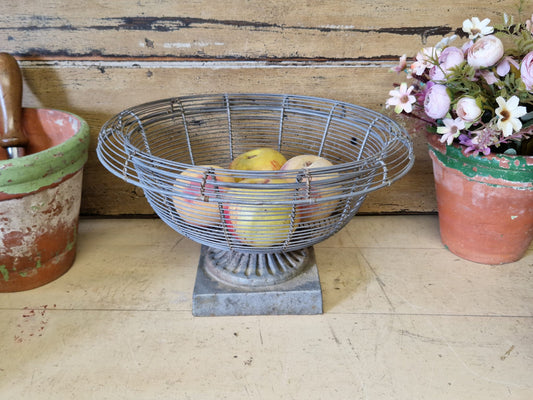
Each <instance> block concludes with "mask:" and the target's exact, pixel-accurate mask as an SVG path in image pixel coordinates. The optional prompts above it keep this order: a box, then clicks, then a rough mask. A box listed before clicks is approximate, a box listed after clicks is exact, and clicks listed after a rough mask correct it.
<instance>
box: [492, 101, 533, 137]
mask: <svg viewBox="0 0 533 400" xmlns="http://www.w3.org/2000/svg"><path fill="white" fill-rule="evenodd" d="M519 101H520V100H519V99H518V97H516V96H512V97H511V98H510V99H509V100H507V101H505V99H504V98H503V97H502V96H499V97H498V98H497V99H496V102H497V103H498V105H499V106H500V107H498V108H497V109H496V115H497V116H498V122H497V124H496V125H497V127H498V129H501V131H502V133H503V136H504V137H508V136H511V135H512V134H513V131H516V132H518V131H519V130H520V129H522V122H521V121H520V120H519V119H518V118H520V117H521V116H523V115H525V114H526V113H527V109H526V107H523V106H519V105H518V104H519Z"/></svg>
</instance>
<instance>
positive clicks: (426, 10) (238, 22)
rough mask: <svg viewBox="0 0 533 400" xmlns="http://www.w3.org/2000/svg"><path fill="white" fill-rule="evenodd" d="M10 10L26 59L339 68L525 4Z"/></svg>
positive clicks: (280, 1) (176, 4) (6, 36)
mask: <svg viewBox="0 0 533 400" xmlns="http://www.w3.org/2000/svg"><path fill="white" fill-rule="evenodd" d="M2 3H3V4H2V13H1V15H0V43H2V47H3V50H4V51H8V52H10V53H12V54H13V55H17V56H21V57H29V58H43V57H45V58H52V59H53V58H58V57H83V58H92V57H114V58H117V57H136V58H146V57H167V58H195V59H198V58H206V59H210V58H232V59H273V60H278V59H286V58H298V59H335V60H338V59H362V58H363V59H368V58H377V59H379V58H383V57H391V56H398V55H401V54H403V53H404V52H409V53H413V52H414V51H416V50H418V49H419V48H420V46H421V44H423V43H424V42H426V40H428V41H430V42H437V41H438V40H440V38H442V36H443V35H446V34H448V33H450V32H451V31H454V30H455V29H456V28H457V27H459V26H461V23H462V21H463V19H464V18H465V16H470V15H480V16H481V15H483V16H486V17H489V18H493V19H494V20H498V21H499V20H500V19H501V16H500V15H499V14H500V12H501V11H503V10H509V11H510V12H512V11H513V10H514V9H515V4H516V0H499V1H497V2H496V3H497V4H494V5H492V6H490V7H487V3H486V2H459V3H457V2H455V1H450V0H448V1H436V0H431V1H427V0H425V1H424V0H412V1H408V2H400V1H393V0H376V1H368V0H362V1H360V0H352V1H339V0H336V1H316V2H303V1H300V0H276V1H264V0H253V1H245V0H231V1H216V0H211V1H142V2H131V1H126V0H118V1H115V0H106V1H95V2H86V1H80V0H75V1H46V2H34V1H21V0H4V1H3V2H2ZM472 3H474V4H472ZM476 3H477V4H476Z"/></svg>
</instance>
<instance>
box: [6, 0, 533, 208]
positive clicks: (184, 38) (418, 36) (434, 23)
mask: <svg viewBox="0 0 533 400" xmlns="http://www.w3.org/2000/svg"><path fill="white" fill-rule="evenodd" d="M515 4H516V0H499V1H497V2H494V3H491V4H487V3H486V2H476V4H471V3H467V2H463V3H456V2H454V1H436V0H426V1H421V0H413V1H410V2H408V3H406V2H397V1H392V0H376V1H367V0H362V1H356V0H352V1H340V0H330V1H317V2H302V1H297V0H283V1H282V0H270V1H265V0H249V1H246V0H229V1H224V2H219V1H215V0H210V1H207V0H206V1H187V2H182V1H180V2H178V1H165V0H158V1H156V0H152V1H139V2H130V1H125V0H117V1H114V0H100V1H96V2H86V1H80V0H73V1H64V0H54V1H47V2H33V1H21V0H4V1H3V2H2V13H1V15H0V43H2V51H6V52H9V53H11V54H13V55H15V56H16V57H17V58H18V59H19V61H20V62H21V66H22V72H23V77H24V95H23V103H24V105H25V106H27V107H49V108H58V109H63V110H67V111H70V112H73V113H76V114H78V115H80V116H81V117H83V118H85V119H86V120H87V122H88V123H89V125H90V127H91V137H92V144H91V149H90V157H89V162H88V164H87V166H86V169H85V176H84V179H85V180H84V191H83V201H82V214H91V215H130V214H151V213H152V210H151V209H150V207H149V206H148V204H147V203H146V201H145V199H144V197H143V194H142V191H141V190H139V189H136V188H135V187H134V186H132V185H129V184H126V183H124V182H123V181H121V180H120V179H119V178H116V177H114V176H112V175H111V174H110V173H109V172H108V171H107V170H105V169H104V168H103V167H102V166H101V165H100V163H99V161H98V160H97V157H96V154H95V147H96V142H97V137H98V133H99V130H100V127H101V126H102V125H103V123H104V122H105V121H106V120H107V119H109V118H110V117H111V116H113V115H115V114H116V113H118V112H120V111H122V110H123V109H124V108H126V107H129V106H132V105H137V104H140V103H143V102H146V101H150V100H156V99H161V98H166V97H172V96H180V95H187V94H201V93H221V92H227V93H231V92H250V93H251V92H263V93H291V94H301V95H309V96H319V97H326V98H332V99H336V100H341V101H346V102H351V103H355V104H359V105H362V106H365V107H368V108H371V109H374V110H377V111H385V110H384V108H383V104H384V102H385V100H386V98H387V95H388V91H389V90H390V88H391V86H392V84H393V82H395V81H398V79H399V77H398V76H396V74H394V73H391V72H390V71H389V70H390V68H391V67H392V66H393V65H394V63H395V62H396V61H395V60H396V59H397V58H398V57H399V56H400V55H401V54H404V53H407V54H408V55H410V56H411V55H414V54H415V53H416V51H417V50H419V49H420V48H421V47H423V46H426V45H432V44H434V43H436V42H437V41H439V40H440V39H442V37H444V36H446V35H448V34H449V33H451V32H454V31H456V29H457V28H458V27H460V26H461V24H462V21H463V19H464V18H466V17H471V16H479V17H483V18H484V17H489V18H491V19H492V20H493V21H495V22H498V21H499V20H500V19H501V13H502V11H506V12H509V13H515V10H516V7H515ZM532 12H533V4H531V2H527V3H526V6H525V9H524V14H523V16H524V18H525V16H527V15H531V13H532ZM412 133H413V138H414V142H415V148H416V157H417V160H416V163H415V166H414V167H413V169H412V170H411V172H410V173H409V174H408V175H407V176H406V177H405V178H403V179H402V180H400V181H399V182H397V183H395V184H394V185H393V186H392V187H390V188H387V189H382V190H379V191H377V192H375V193H373V194H371V195H370V196H369V197H368V198H367V200H366V201H365V203H364V204H363V207H362V208H361V212H365V213H398V212H433V211H435V209H436V204H435V200H434V192H433V178H432V175H431V174H432V172H431V165H430V163H429V159H428V157H427V149H426V145H425V140H424V138H423V137H422V136H421V135H420V134H419V133H417V132H412Z"/></svg>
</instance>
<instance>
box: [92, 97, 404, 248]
mask: <svg viewBox="0 0 533 400" xmlns="http://www.w3.org/2000/svg"><path fill="white" fill-rule="evenodd" d="M257 148H273V149H275V150H277V151H279V152H280V153H281V154H283V155H284V156H285V157H286V158H287V159H290V158H292V157H293V156H296V155H302V154H312V155H318V156H321V157H324V158H326V159H327V160H329V161H330V162H331V163H333V166H330V167H321V168H300V169H292V170H276V171H244V170H236V169H230V168H229V166H230V163H231V161H232V160H233V159H234V158H235V157H237V156H238V155H240V154H242V153H244V152H246V151H249V150H251V149H257ZM97 154H98V158H99V159H100V161H101V162H102V164H103V165H104V166H105V167H106V168H107V169H108V170H109V171H111V172H112V173H113V174H115V175H116V176H118V177H120V178H122V179H124V180H125V181H127V182H129V183H132V184H134V185H136V186H139V187H141V188H142V189H143V190H144V193H145V195H146V198H147V200H148V202H149V203H150V205H151V207H152V208H153V209H154V211H155V212H156V213H157V215H158V216H159V217H160V218H161V219H162V220H163V221H165V223H167V224H168V225H169V226H170V227H172V228H173V229H175V230H176V231H177V232H179V233H180V234H182V235H184V236H186V237H187V238H190V239H192V240H194V241H196V242H199V243H201V244H204V245H206V246H209V247H212V248H216V249H221V250H232V251H235V252H239V253H261V254H263V253H281V252H283V253H286V252H292V251H296V250H301V249H305V248H307V247H310V246H312V245H314V244H316V243H318V242H320V241H323V240H325V239H326V238H328V237H330V236H332V235H333V234H335V233H336V232H338V231H339V230H340V229H341V228H342V227H344V226H345V225H346V223H348V221H350V219H351V218H352V217H353V216H354V215H355V214H356V212H357V211H358V209H359V207H360V206H361V204H362V202H363V201H364V199H365V197H366V195H367V194H368V193H369V192H371V191H374V190H377V189H380V188H383V187H386V186H389V185H390V184H391V183H392V182H394V181H395V180H397V179H399V178H400V177H402V176H403V175H405V174H406V173H407V172H408V171H409V169H410V168H411V167H412V165H413V162H414V156H413V146H412V143H411V140H410V138H409V136H408V135H407V133H406V132H405V130H404V129H403V128H401V127H400V126H399V125H398V124H397V123H395V122H394V121H392V120H391V119H389V118H387V117H386V116H384V115H382V114H380V113H377V112H374V111H372V110H369V109H366V108H363V107H360V106H356V105H353V104H348V103H344V102H339V101H333V100H328V99H322V98H314V97H303V96H296V95H277V94H214V95H197V96H184V97H177V98H170V99H164V100H158V101H154V102H150V103H146V104H141V105H138V106H135V107H131V108H128V109H126V110H124V111H122V112H121V113H119V114H118V115H116V116H114V117H113V118H111V119H110V120H109V121H108V122H107V123H105V124H104V125H103V127H102V129H101V131H100V135H99V140H98V147H97Z"/></svg>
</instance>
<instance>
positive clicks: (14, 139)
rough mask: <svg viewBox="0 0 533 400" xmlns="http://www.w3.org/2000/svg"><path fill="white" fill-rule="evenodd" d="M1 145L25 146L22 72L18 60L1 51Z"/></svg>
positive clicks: (26, 141) (26, 140)
mask: <svg viewBox="0 0 533 400" xmlns="http://www.w3.org/2000/svg"><path fill="white" fill-rule="evenodd" d="M0 95H1V96H0V146H2V147H5V148H8V147H25V146H26V145H27V144H28V138H27V137H26V135H24V132H23V130H22V74H21V72H20V68H19V65H18V63H17V60H15V59H14V58H13V57H12V56H11V55H10V54H7V53H0Z"/></svg>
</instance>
